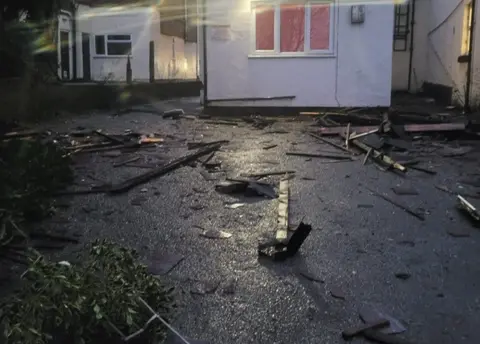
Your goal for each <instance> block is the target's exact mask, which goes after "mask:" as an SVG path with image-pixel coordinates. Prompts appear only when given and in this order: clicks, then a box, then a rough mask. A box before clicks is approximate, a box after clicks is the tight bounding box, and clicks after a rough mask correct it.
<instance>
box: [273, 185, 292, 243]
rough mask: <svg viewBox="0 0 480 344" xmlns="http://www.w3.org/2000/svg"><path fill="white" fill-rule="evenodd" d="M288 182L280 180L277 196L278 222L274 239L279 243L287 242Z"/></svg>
mask: <svg viewBox="0 0 480 344" xmlns="http://www.w3.org/2000/svg"><path fill="white" fill-rule="evenodd" d="M288 184H289V183H288V180H285V179H283V180H281V181H280V186H279V194H278V220H277V226H278V227H277V233H276V236H275V238H276V239H277V240H278V241H279V242H283V241H284V240H287V236H288V197H289V185H288Z"/></svg>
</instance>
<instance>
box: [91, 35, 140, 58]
mask: <svg viewBox="0 0 480 344" xmlns="http://www.w3.org/2000/svg"><path fill="white" fill-rule="evenodd" d="M95 54H97V55H106V56H127V55H131V54H132V36H131V35H97V36H95Z"/></svg>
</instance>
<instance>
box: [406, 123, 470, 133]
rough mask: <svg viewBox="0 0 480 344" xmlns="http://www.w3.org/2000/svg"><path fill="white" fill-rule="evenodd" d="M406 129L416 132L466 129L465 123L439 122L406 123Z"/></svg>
mask: <svg viewBox="0 0 480 344" xmlns="http://www.w3.org/2000/svg"><path fill="white" fill-rule="evenodd" d="M404 128H405V131H406V132H409V133H416V132H422V131H455V130H465V123H439V124H406V125H405V126H404Z"/></svg>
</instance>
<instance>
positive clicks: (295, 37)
mask: <svg viewBox="0 0 480 344" xmlns="http://www.w3.org/2000/svg"><path fill="white" fill-rule="evenodd" d="M304 46H305V6H304V5H282V6H280V51H281V52H296V51H304Z"/></svg>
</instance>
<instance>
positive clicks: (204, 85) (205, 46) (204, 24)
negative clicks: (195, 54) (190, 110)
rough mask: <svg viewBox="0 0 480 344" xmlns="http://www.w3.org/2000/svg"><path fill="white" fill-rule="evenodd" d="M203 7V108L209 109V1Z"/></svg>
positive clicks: (204, 2)
mask: <svg viewBox="0 0 480 344" xmlns="http://www.w3.org/2000/svg"><path fill="white" fill-rule="evenodd" d="M202 5H203V15H202V21H203V23H202V37H203V40H202V50H203V52H202V55H203V56H202V57H203V107H204V108H207V106H208V92H207V90H208V88H207V86H208V83H207V80H208V75H207V74H208V73H207V67H208V64H207V0H203V1H202Z"/></svg>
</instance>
